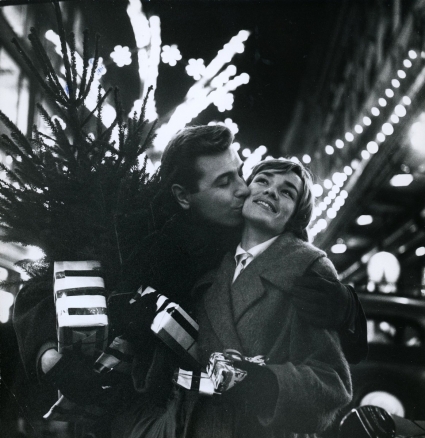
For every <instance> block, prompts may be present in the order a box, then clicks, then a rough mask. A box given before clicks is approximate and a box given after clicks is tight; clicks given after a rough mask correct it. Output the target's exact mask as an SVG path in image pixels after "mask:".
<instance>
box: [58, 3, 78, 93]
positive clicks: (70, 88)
mask: <svg viewBox="0 0 425 438" xmlns="http://www.w3.org/2000/svg"><path fill="white" fill-rule="evenodd" d="M53 6H54V8H55V13H56V21H57V23H58V33H59V39H60V42H61V52H62V58H63V65H64V67H65V78H66V83H67V85H68V96H69V99H70V100H71V101H73V100H74V99H73V98H74V96H75V90H74V87H73V84H72V73H71V64H70V62H69V56H68V49H67V47H66V36H65V28H64V26H63V21H62V14H61V10H60V7H59V3H58V2H57V1H54V3H53Z"/></svg>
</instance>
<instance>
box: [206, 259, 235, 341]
mask: <svg viewBox="0 0 425 438" xmlns="http://www.w3.org/2000/svg"><path fill="white" fill-rule="evenodd" d="M234 272H235V261H234V258H233V256H232V255H231V254H230V253H228V254H226V256H225V257H224V260H223V262H222V264H221V266H220V268H219V269H218V271H217V274H216V276H215V281H214V283H213V284H212V286H211V287H210V288H209V290H208V291H207V292H206V293H205V296H204V300H203V303H204V306H205V311H206V314H207V317H208V319H209V322H210V324H211V327H212V329H213V330H214V332H215V334H216V336H217V337H218V339H219V340H220V342H221V343H222V344H223V346H224V348H235V349H241V343H240V340H239V337H238V335H237V332H236V327H235V324H234V317H233V310H232V302H231V296H230V286H231V282H232V279H233V274H234Z"/></svg>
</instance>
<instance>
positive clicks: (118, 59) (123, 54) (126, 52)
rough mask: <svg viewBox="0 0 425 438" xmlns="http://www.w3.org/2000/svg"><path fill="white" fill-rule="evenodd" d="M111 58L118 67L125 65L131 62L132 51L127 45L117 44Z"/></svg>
mask: <svg viewBox="0 0 425 438" xmlns="http://www.w3.org/2000/svg"><path fill="white" fill-rule="evenodd" d="M111 58H112V59H113V61H114V62H115V64H117V66H118V67H124V66H125V65H130V64H131V52H130V49H129V48H128V47H127V46H124V47H123V46H115V47H114V51H113V52H112V53H111Z"/></svg>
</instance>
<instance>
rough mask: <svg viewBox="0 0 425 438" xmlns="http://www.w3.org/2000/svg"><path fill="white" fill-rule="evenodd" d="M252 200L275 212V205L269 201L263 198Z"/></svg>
mask: <svg viewBox="0 0 425 438" xmlns="http://www.w3.org/2000/svg"><path fill="white" fill-rule="evenodd" d="M254 202H255V203H256V204H259V205H260V206H261V207H263V208H265V209H267V210H269V211H272V212H273V213H277V210H276V207H275V206H274V205H273V204H272V203H271V202H270V201H266V200H265V199H256V200H255V201H254Z"/></svg>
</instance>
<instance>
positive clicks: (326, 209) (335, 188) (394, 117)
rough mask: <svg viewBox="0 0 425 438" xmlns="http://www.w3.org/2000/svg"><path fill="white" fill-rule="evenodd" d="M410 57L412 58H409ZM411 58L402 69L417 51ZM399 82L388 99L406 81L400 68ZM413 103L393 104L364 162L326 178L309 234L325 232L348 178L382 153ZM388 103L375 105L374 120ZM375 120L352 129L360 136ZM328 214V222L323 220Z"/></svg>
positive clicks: (347, 136)
mask: <svg viewBox="0 0 425 438" xmlns="http://www.w3.org/2000/svg"><path fill="white" fill-rule="evenodd" d="M408 58H410V59H408ZM408 58H406V59H405V60H404V61H403V66H404V67H405V68H410V67H411V66H412V65H413V64H412V61H415V60H416V59H418V54H417V53H416V51H414V50H409V52H408ZM397 76H398V79H396V78H394V79H392V80H391V86H389V87H388V88H386V89H385V96H386V97H387V98H390V99H391V98H392V97H394V95H395V93H394V90H393V89H396V88H399V87H400V81H401V80H404V79H405V78H406V77H407V74H406V72H405V71H404V70H401V69H399V70H398V71H397ZM410 103H411V99H410V98H409V97H408V96H403V97H402V98H401V99H400V101H399V102H397V104H396V105H394V108H393V111H392V113H391V115H390V117H389V119H388V120H387V121H386V122H385V123H384V124H383V125H382V127H381V130H380V132H379V133H378V134H377V136H376V141H369V142H368V143H367V145H366V148H365V149H363V150H362V151H361V152H360V156H361V159H360V160H353V161H352V162H351V165H350V166H348V165H346V166H345V167H344V169H343V170H342V172H335V173H334V174H333V175H332V178H331V179H326V180H325V181H324V182H323V187H324V188H325V189H327V190H328V191H327V193H326V196H325V197H324V198H323V200H322V201H320V203H319V204H318V205H317V206H316V207H315V210H314V212H313V217H312V222H311V225H310V227H311V228H310V235H311V237H312V238H314V237H315V236H316V235H317V234H319V233H321V232H323V231H324V230H325V229H326V228H327V226H328V225H329V223H330V221H332V220H333V219H335V217H336V216H337V214H338V212H339V210H340V208H341V207H342V206H343V205H344V204H345V200H346V199H347V197H348V192H347V191H346V190H343V187H344V186H345V185H346V184H347V183H348V181H349V177H350V176H351V175H353V174H354V171H355V170H356V169H359V171H361V170H362V169H364V167H365V166H366V164H367V162H368V161H369V160H370V158H371V156H372V155H374V154H376V153H377V152H378V151H379V148H380V144H382V143H383V142H385V140H386V138H387V137H389V136H391V135H392V134H393V133H394V126H393V125H394V124H396V123H398V122H399V120H400V118H402V117H404V116H406V114H407V109H406V107H407V106H409V105H410ZM387 104H388V101H387V99H386V98H384V97H380V98H378V100H377V105H376V106H373V107H372V108H371V109H370V114H371V116H372V117H374V118H376V117H378V116H379V115H380V112H381V111H380V110H379V107H381V108H384V107H386V106H387ZM372 123H373V119H372V118H371V117H369V116H368V115H365V116H364V117H363V118H362V123H361V124H356V125H355V126H354V128H353V131H354V132H355V133H356V134H361V133H362V132H363V130H364V127H368V126H370V125H372ZM354 138H355V135H354V134H353V133H352V132H350V131H349V132H347V133H346V134H345V140H346V141H348V142H352V141H353V140H354ZM344 146H345V143H344V141H342V140H341V139H337V140H336V141H335V147H336V148H338V149H342V148H343V147H344ZM334 151H335V149H334V147H333V146H331V145H329V144H328V145H326V146H325V152H326V153H327V154H328V155H332V154H333V153H334ZM323 187H322V186H321V185H319V184H316V185H315V189H316V195H317V197H318V198H319V197H321V196H322V194H323V192H324V190H323ZM324 214H326V216H327V219H326V218H324V217H321V216H322V215H324Z"/></svg>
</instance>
